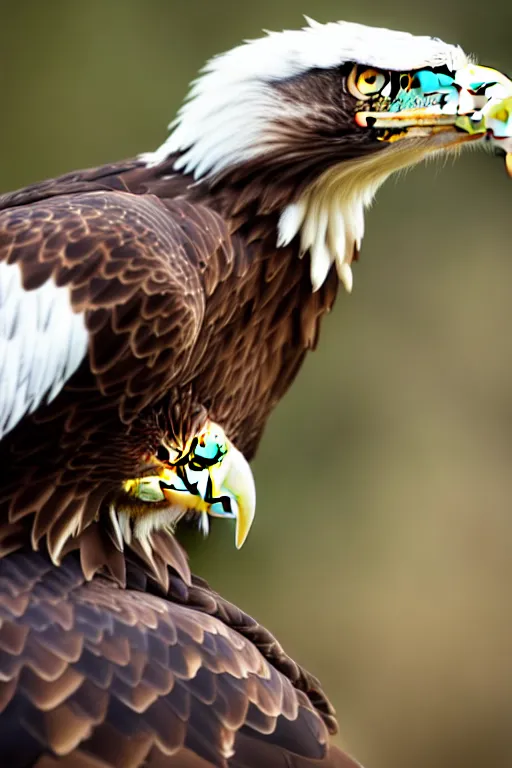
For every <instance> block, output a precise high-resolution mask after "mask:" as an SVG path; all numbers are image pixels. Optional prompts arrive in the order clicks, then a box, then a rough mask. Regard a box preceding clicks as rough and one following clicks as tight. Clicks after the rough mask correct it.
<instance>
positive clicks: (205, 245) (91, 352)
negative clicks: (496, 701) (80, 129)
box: [0, 22, 512, 768]
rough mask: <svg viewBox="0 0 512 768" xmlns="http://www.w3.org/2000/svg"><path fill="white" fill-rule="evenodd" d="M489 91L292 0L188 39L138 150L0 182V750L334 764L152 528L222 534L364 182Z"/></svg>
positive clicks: (317, 696) (286, 694) (294, 694)
mask: <svg viewBox="0 0 512 768" xmlns="http://www.w3.org/2000/svg"><path fill="white" fill-rule="evenodd" d="M404 75H405V76H404ZM499 84H501V86H500V87H501V89H502V90H501V91H500V89H499V88H498V89H497V90H496V86H497V85H499ZM511 89H512V84H511V83H510V81H508V80H507V79H506V78H504V77H503V76H502V75H501V73H498V72H495V71H493V70H490V69H482V70H479V69H478V68H477V67H475V66H474V65H473V64H472V63H471V62H469V61H468V59H467V58H466V56H465V55H464V53H463V52H462V51H461V49H460V48H456V47H454V46H450V45H446V44H444V43H442V42H441V41H440V40H438V39H437V38H413V37H412V36H409V35H407V34H403V33H395V32H392V31H389V30H372V29H370V28H366V27H362V26H360V25H352V24H344V23H339V24H331V25H318V24H316V23H314V22H309V27H308V28H307V29H304V30H301V31H299V32H297V33H295V32H283V33H282V34H275V35H273V34H271V35H269V36H268V37H266V38H264V39H262V40H259V41H254V42H251V43H248V44H246V45H242V46H240V47H239V48H236V49H234V50H233V51H231V52H229V53H228V54H226V55H225V56H221V57H220V58H218V59H214V60H213V61H212V62H210V63H209V64H208V65H207V67H206V69H205V70H204V72H203V75H202V76H201V78H200V80H199V81H198V82H197V83H196V84H195V85H194V86H193V87H192V90H191V94H190V97H189V100H188V101H187V103H186V104H185V106H184V107H183V109H182V111H181V112H180V114H179V117H178V119H177V122H176V123H175V124H174V125H173V130H172V133H171V135H170V137H169V138H168V140H167V141H166V142H165V143H164V144H163V145H162V146H161V147H160V148H159V149H157V150H156V151H155V152H154V153H148V155H145V156H141V158H139V159H134V160H129V161H126V162H122V163H118V164H112V165H107V166H103V167H101V168H97V169H93V170H88V171H82V172H77V173H73V174H68V175H67V176H63V177H61V178H58V179H54V180H50V181H47V182H43V183H41V184H35V185H33V186H31V187H27V188H26V189H24V190H20V191H19V192H15V193H12V194H7V195H4V196H2V197H0V310H1V309H4V310H5V311H4V312H3V314H1V315H0V353H1V355H0V471H1V472H2V475H1V477H0V709H1V711H2V714H1V716H0V765H8V766H10V768H71V767H72V766H73V768H75V767H76V768H167V767H168V766H169V768H170V767H171V766H172V767H174V768H206V767H207V766H219V768H221V767H224V766H225V767H226V768H227V766H230V767H231V768H260V767H261V766H272V768H280V766H282V768H308V767H309V768H312V766H323V768H334V766H337V767H338V768H355V765H356V764H355V763H354V762H353V761H351V760H350V759H349V758H348V757H346V756H345V755H344V754H342V753H341V752H340V751H339V750H337V749H335V748H334V747H329V745H328V744H329V733H332V732H334V730H335V721H334V716H333V711H332V709H331V707H330V705H329V704H328V702H327V700H326V699H325V697H324V695H323V693H322V691H321V689H320V687H319V685H318V683H317V682H316V681H315V680H314V679H313V678H311V677H310V676H309V675H308V674H307V673H305V672H304V671H303V670H301V669H300V668H299V667H298V666H297V665H296V664H294V662H292V661H291V659H289V658H288V657H287V656H286V655H285V654H284V652H283V650H282V649H281V648H280V646H279V645H278V644H277V642H276V641H275V640H274V638H273V637H272V636H271V635H270V634H269V633H268V632H266V630H264V629H263V628H262V627H260V626H259V625H258V624H257V623H256V622H254V621H253V620H252V619H250V617H248V616H246V615H245V614H243V613H242V612H241V611H238V610H237V609H236V608H234V606H232V605H230V604H229V603H227V602H226V601H224V600H223V599H222V598H220V597H219V596H218V595H216V594H215V593H214V592H212V590H210V589H209V587H208V586H207V585H206V584H204V583H203V582H201V581H199V580H198V579H194V578H193V577H191V576H190V573H189V570H188V564H187V559H186V556H185V554H184V553H183V551H182V550H181V548H180V546H179V545H178V543H177V541H176V539H175V537H174V526H175V524H176V522H177V520H179V519H180V516H182V515H183V514H190V515H199V516H200V517H199V519H200V521H201V525H202V527H203V530H207V527H208V517H207V514H211V515H217V516H221V517H222V516H228V517H236V519H237V526H238V524H239V523H240V530H239V529H238V527H237V533H236V537H237V538H236V541H237V545H241V543H243V539H244V536H245V533H246V530H247V525H248V524H249V525H250V522H251V521H252V516H253V514H254V505H255V493H254V483H253V480H252V476H251V474H250V470H249V467H248V464H247V460H250V459H251V458H252V456H253V455H254V452H255V450H256V448H257V445H258V442H259V440H260V437H261V434H262V432H263V429H264V427H265V423H266V421H267V418H268V416H269V414H270V412H271V411H272V409H273V408H274V407H275V405H276V404H277V403H278V402H279V400H280V398H281V397H282V396H283V394H284V393H285V392H286V390H287V388H288V387H289V385H290V383H291V382H292V381H293V379H294V377H295V376H296V374H297V372H298V370H299V368H300V366H301V364H302V361H303V359H304V356H305V354H306V352H307V350H309V349H311V348H313V347H314V346H315V344H316V342H317V339H318V333H319V327H320V321H321V318H322V317H323V315H324V314H325V313H327V312H328V311H329V310H330V308H331V307H332V305H333V302H334V299H335V296H336V292H337V288H338V277H339V280H340V281H341V282H342V283H343V284H344V286H345V287H346V288H347V290H348V291H350V290H351V288H352V281H353V276H352V271H351V263H352V261H353V260H354V259H356V258H357V257H358V253H359V247H360V244H361V240H362V237H363V233H364V210H365V207H366V206H367V205H368V204H369V203H370V201H371V200H372V198H373V196H374V194H375V192H376V190H377V189H378V187H379V186H380V185H381V184H382V183H383V181H384V180H385V179H386V178H387V177H388V176H389V175H390V174H391V173H393V172H394V171H396V170H399V169H401V168H404V167H406V166H408V165H411V164H414V163H417V162H419V161H420V160H422V159H424V158H425V157H427V156H429V155H431V154H432V153H438V152H440V151H442V150H449V149H452V148H456V147H458V146H460V145H461V144H462V143H466V142H469V141H472V142H474V141H483V140H485V139H486V138H489V137H490V134H489V131H488V130H487V128H486V123H485V119H486V118H485V115H484V111H485V110H486V109H487V108H491V107H493V108H494V106H495V104H494V102H496V100H499V99H500V98H504V94H508V93H509V92H510V90H511ZM500 94H501V95H500ZM493 100H494V101H493ZM472 110H473V113H472ZM405 113H406V114H405ZM508 114H509V113H508V111H507V112H506V115H507V120H508ZM473 118H474V119H473ZM492 119H493V120H494V123H493V125H494V124H497V123H499V122H500V120H501V119H502V118H492ZM498 128H499V126H498ZM501 128H503V126H501ZM500 135H501V134H500ZM244 457H245V458H244ZM213 467H215V468H216V469H215V473H214V470H213ZM224 481H225V482H224ZM185 498H186V500H187V503H186V504H185V503H184V502H183V499H185ZM182 502H183V503H182ZM241 521H245V522H244V525H245V529H246V530H245V533H244V531H243V530H242V524H241ZM34 550H39V551H34Z"/></svg>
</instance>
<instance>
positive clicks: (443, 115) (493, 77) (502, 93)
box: [356, 64, 512, 145]
mask: <svg viewBox="0 0 512 768" xmlns="http://www.w3.org/2000/svg"><path fill="white" fill-rule="evenodd" d="M412 74H413V77H412V78H411V81H410V82H409V83H408V84H407V87H406V88H402V87H400V89H399V90H398V93H396V95H395V96H394V97H393V99H391V98H388V99H386V98H381V99H380V102H378V104H377V105H378V107H379V109H378V111H360V112H357V113H356V123H357V124H358V125H359V126H361V127H366V128H372V129H377V130H378V132H379V133H380V135H378V136H377V138H378V139H379V140H381V141H386V142H394V141H398V140H401V139H404V138H413V137H426V136H433V135H436V134H451V136H450V135H446V137H445V138H446V139H450V138H453V141H450V144H453V145H455V144H459V143H463V142H467V141H472V140H478V139H482V138H484V137H485V136H486V134H487V131H488V130H489V129H490V128H491V126H490V124H489V122H488V121H489V117H490V115H489V112H490V111H493V110H494V107H495V106H496V105H497V104H500V103H502V102H503V100H504V99H507V98H509V97H511V96H512V82H511V81H510V80H509V79H508V78H507V77H506V76H505V75H503V74H502V73H501V72H499V71H498V70H496V69H491V68H489V67H480V66H476V65H474V64H468V65H467V66H465V67H462V68H461V69H459V70H457V71H456V72H455V73H454V74H453V77H452V76H450V75H447V74H442V73H438V72H434V71H432V70H420V71H417V72H415V73H412ZM372 106H373V104H372ZM491 130H492V129H491ZM509 133H510V130H509Z"/></svg>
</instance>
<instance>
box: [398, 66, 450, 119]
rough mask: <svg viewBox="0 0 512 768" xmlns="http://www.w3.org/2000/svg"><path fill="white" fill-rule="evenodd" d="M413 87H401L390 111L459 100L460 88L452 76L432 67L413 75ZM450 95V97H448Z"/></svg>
mask: <svg viewBox="0 0 512 768" xmlns="http://www.w3.org/2000/svg"><path fill="white" fill-rule="evenodd" d="M412 82H413V87H412V88H411V89H410V90H409V91H406V90H403V89H400V91H399V92H398V93H397V95H396V98H395V99H394V100H393V102H392V103H391V104H390V107H389V111H390V112H401V111H402V110H403V109H421V108H422V107H431V106H435V105H436V104H441V103H446V101H448V102H450V101H457V100H458V90H457V88H456V87H455V85H454V80H453V78H452V77H449V76H448V75H444V74H437V73H436V72H432V71H431V70H430V69H422V70H420V71H419V72H416V73H415V74H414V75H413V81H412ZM446 97H448V99H447V98H446Z"/></svg>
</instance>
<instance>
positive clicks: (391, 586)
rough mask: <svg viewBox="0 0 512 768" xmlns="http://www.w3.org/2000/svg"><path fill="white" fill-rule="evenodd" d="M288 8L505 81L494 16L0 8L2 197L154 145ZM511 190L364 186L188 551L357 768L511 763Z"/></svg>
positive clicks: (164, 6)
mask: <svg viewBox="0 0 512 768" xmlns="http://www.w3.org/2000/svg"><path fill="white" fill-rule="evenodd" d="M303 12H304V13H308V14H310V15H312V16H314V17H315V18H317V19H319V20H320V21H327V20H330V19H331V20H332V19H339V18H345V19H349V20H354V21H360V22H363V23H366V24H373V25H377V26H388V27H396V28H401V29H406V30H408V31H411V32H414V33H417V34H432V35H436V36H439V37H441V38H442V39H445V40H447V41H449V42H458V43H460V44H461V45H462V46H463V47H464V48H465V49H466V50H467V51H470V52H476V53H477V54H478V57H479V60H480V62H482V63H486V64H489V65H494V66H497V67H499V68H502V69H504V70H505V71H506V70H507V68H512V52H511V51H510V46H509V40H510V30H511V21H512V8H511V6H510V4H505V2H503V0H501V1H500V2H498V1H496V2H494V1H491V2H486V3H480V4H478V5H476V4H471V5H470V4H469V3H462V2H461V0H454V1H453V2H446V0H444V1H442V0H430V2H428V3H423V4H415V5H414V6H413V5H412V4H411V5H409V6H407V5H406V4H404V3H403V2H400V0H390V1H389V2H387V3H385V4H384V3H382V2H379V1H378V0H369V1H367V2H365V3H362V4H361V5H360V7H358V5H357V4H356V3H350V4H348V3H346V4H344V3H341V2H332V1H330V0H314V2H313V0H309V2H308V0H302V2H300V3H298V2H296V0H259V2H257V3H251V4H248V3H243V2H238V3H235V2H229V1H228V0H202V1H200V0H189V1H188V2H186V3H182V2H170V0H144V1H143V0H139V1H138V2H137V1H136V0H117V1H116V0H104V1H103V2H100V1H99V0H88V2H78V1H77V2H72V0H67V2H64V1H62V0H61V1H56V0H46V1H45V2H42V1H40V2H22V1H20V0H17V2H6V0H2V2H1V3H0V27H1V32H0V36H1V45H0V82H1V88H2V91H1V104H2V111H1V120H0V153H1V154H0V157H1V165H0V168H1V171H0V185H1V187H2V189H4V190H7V189H10V188H15V187H18V186H22V185H24V184H26V183H29V182H31V181H35V180H37V179H40V178H44V177H47V176H54V175H57V174H59V173H61V172H65V171H68V170H71V169H74V168H79V167H86V166H90V165H98V164H100V163H102V162H107V161H111V160H116V159H121V158H123V157H130V156H133V155H135V154H136V153H138V152H140V151H144V150H148V149H152V148H154V147H156V146H157V145H158V144H159V143H160V142H161V141H162V140H163V138H164V137H165V134H166V130H165V128H166V125H167V123H168V122H169V120H170V119H171V118H172V117H173V115H174V113H175V111H176V109H177V107H178V106H179V104H180V101H181V99H182V98H183V96H184V94H185V92H186V88H187V83H188V81H190V80H191V79H192V78H193V77H194V76H195V74H196V71H197V70H198V68H199V67H200V66H201V64H202V63H203V62H204V60H205V59H206V58H207V57H208V56H210V55H211V54H214V53H216V52H219V51H222V50H225V49H227V48H230V47H231V46H233V45H235V44H236V43H237V42H239V41H240V40H241V39H242V38H245V37H249V38H250V37H255V36H258V34H259V30H260V29H261V28H263V27H265V28H270V29H282V28H283V27H297V26H300V25H301V23H302V21H301V13H303ZM445 166H446V167H445ZM511 195H512V181H511V180H509V179H508V178H507V177H506V175H505V171H504V167H503V162H502V161H499V160H497V159H496V158H493V157H492V156H489V155H486V154H485V153H483V152H482V153H467V154H465V155H464V156H463V158H462V159H460V160H457V162H456V163H454V162H452V161H451V160H450V161H449V162H448V163H443V162H442V161H441V162H437V163H435V164H430V165H428V166H424V167H420V168H417V169H415V170H413V171H411V172H410V173H408V174H406V175H402V176H401V177H400V178H397V179H394V180H391V181H390V182H388V183H387V185H386V186H385V188H384V189H383V190H381V192H380V193H379V195H378V199H377V202H376V204H375V205H374V207H373V210H372V211H371V212H369V214H368V215H367V235H366V237H365V241H364V244H363V251H362V257H361V261H360V263H359V264H358V265H357V266H356V267H355V270H354V271H355V286H354V293H353V295H352V296H351V297H350V298H348V297H346V296H345V295H341V296H340V299H339V300H338V303H337V305H336V308H335V311H334V312H333V314H332V315H331V316H330V317H329V318H327V321H326V322H325V323H324V328H323V334H322V337H321V340H320V346H319V349H318V351H317V352H315V353H314V354H312V355H310V357H309V359H308V360H307V363H306V365H305V366H304V369H303V370H302V372H301V374H300V376H299V379H298V381H297V382H296V384H295V386H294V387H293V388H292V390H291V392H290V393H289V395H288V396H287V397H286V398H285V400H284V402H283V403H282V404H281V405H280V406H279V408H278V409H277V411H276V413H275V415H274V416H273V418H272V419H271V422H270V425H269V427H268V429H267V431H266V434H265V437H264V439H263V442H262V445H261V448H260V451H259V455H258V458H257V460H256V462H255V463H254V471H255V475H256V481H257V487H258V511H257V517H256V521H255V525H254V528H253V531H252V533H251V535H250V537H249V540H248V542H247V544H246V545H245V547H244V549H243V550H242V551H241V552H236V551H235V550H234V547H233V540H232V539H233V536H232V534H233V531H232V529H231V527H230V525H229V524H218V525H216V526H215V527H214V531H213V533H212V535H211V536H210V538H209V539H208V540H207V541H206V542H203V541H202V540H200V539H199V537H198V536H193V537H191V538H189V540H188V541H189V544H190V545H191V549H192V554H193V556H192V563H193V566H194V568H195V569H196V570H197V571H198V572H200V573H201V574H202V575H203V576H206V577H207V578H208V579H210V581H211V582H212V583H213V585H214V586H215V587H216V588H218V589H219V590H220V591H221V592H223V593H224V594H225V595H226V596H228V597H229V598H230V599H232V600H233V601H234V602H236V603H238V604H240V605H241V606H242V607H243V608H244V609H245V610H247V611H248V612H250V613H252V614H254V615H255V616H257V617H258V618H259V619H260V620H261V621H262V622H263V623H264V624H265V625H267V626H268V627H269V628H270V629H271V630H272V631H274V632H275V634H276V635H277V637H278V638H279V639H280V641H281V642H282V643H283V645H284V646H285V648H286V649H287V650H288V651H289V652H290V653H291V654H292V655H293V656H294V657H295V658H296V659H297V660H298V661H300V662H301V663H303V664H304V665H305V666H307V667H308V668H309V669H310V670H311V671H313V672H314V673H316V674H317V675H318V676H319V677H320V678H321V679H322V681H323V683H324V686H325V688H326V689H327V691H328V693H329V694H330V696H331V697H332V699H333V701H334V703H335V705H336V708H337V710H338V714H339V719H340V725H341V737H342V742H343V743H344V744H345V745H346V746H347V747H348V748H349V750H350V751H352V752H353V753H354V754H356V755H357V756H358V758H359V759H360V760H361V761H363V762H364V763H365V765H366V766H367V767H368V768H459V766H460V767H461V768H462V767H464V768H477V767H478V768H505V766H509V765H512V644H511V639H512V608H511V604H510V603H511V601H510V584H511V578H512V559H511V556H510V553H511V548H512V522H511V519H512V517H511V504H510V493H511V489H512V479H511V472H510V467H511V457H512V428H511V427H512V393H511V385H512V355H511V350H510V342H509V332H510V331H509V329H510V325H511V320H512V308H511V304H510V284H511V280H512V263H511V259H510V247H509V240H510V231H511V207H510V200H511Z"/></svg>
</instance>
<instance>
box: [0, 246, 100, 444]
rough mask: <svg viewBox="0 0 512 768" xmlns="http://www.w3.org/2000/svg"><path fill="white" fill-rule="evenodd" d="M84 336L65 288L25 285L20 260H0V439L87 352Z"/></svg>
mask: <svg viewBox="0 0 512 768" xmlns="http://www.w3.org/2000/svg"><path fill="white" fill-rule="evenodd" d="M88 341H89V334H88V332H87V330H86V327H85V319H84V316H83V314H75V313H73V311H72V308H71V302H70V299H69V291H68V290H67V289H66V288H58V287H57V286H56V285H55V283H54V282H53V281H52V280H47V281H46V282H45V283H43V284H42V285H40V286H39V287H38V288H36V289H34V290H33V291H27V290H25V288H24V287H23V282H22V273H21V269H20V267H19V266H18V264H8V263H7V262H5V261H4V262H2V261H0V439H1V438H2V437H3V436H4V435H5V434H7V433H8V432H10V430H11V429H13V428H14V427H15V426H16V424H17V423H18V421H20V419H21V418H22V417H23V416H24V415H25V414H27V413H33V412H34V411H35V410H36V409H37V408H38V407H39V406H40V405H41V403H43V402H51V400H53V399H54V398H55V397H56V396H57V394H58V393H59V392H60V391H61V389H62V387H63V386H64V384H65V382H66V381H67V379H69V378H70V376H71V375H72V374H73V373H74V372H75V371H76V370H77V368H78V367H79V365H80V363H81V362H82V360H83V359H84V358H85V357H86V355H87V345H88Z"/></svg>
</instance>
